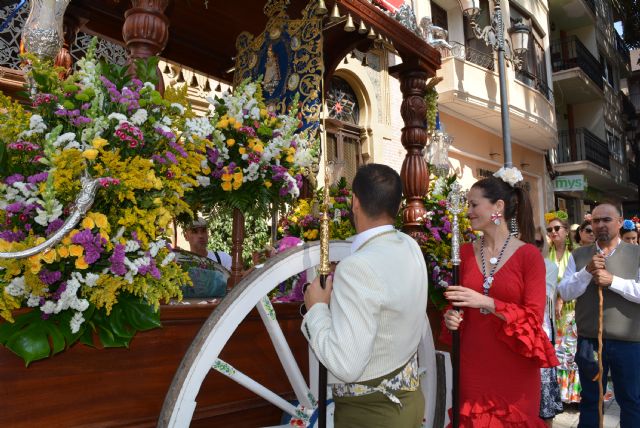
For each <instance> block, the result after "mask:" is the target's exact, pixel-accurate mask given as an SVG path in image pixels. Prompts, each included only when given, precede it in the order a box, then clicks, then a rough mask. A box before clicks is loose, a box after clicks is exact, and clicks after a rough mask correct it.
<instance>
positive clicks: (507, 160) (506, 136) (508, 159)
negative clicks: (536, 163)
mask: <svg viewBox="0 0 640 428" xmlns="http://www.w3.org/2000/svg"><path fill="white" fill-rule="evenodd" d="M494 19H495V22H496V27H497V28H495V31H496V33H497V34H496V36H497V38H498V49H497V50H498V78H499V80H500V116H501V117H502V147H503V150H504V166H505V168H510V167H511V166H513V161H512V156H511V128H510V126H509V101H508V99H507V98H508V96H507V78H506V71H505V65H504V24H503V22H502V9H501V7H500V2H499V1H496V2H495V8H494Z"/></svg>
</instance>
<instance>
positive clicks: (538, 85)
mask: <svg viewBox="0 0 640 428" xmlns="http://www.w3.org/2000/svg"><path fill="white" fill-rule="evenodd" d="M510 8H511V25H512V26H513V25H514V24H515V23H516V22H522V23H523V24H525V25H528V26H529V28H531V35H530V36H529V46H527V53H526V54H525V55H524V57H523V58H522V60H523V64H522V69H520V70H518V71H517V72H516V78H517V79H518V80H519V81H521V82H522V83H524V84H525V85H527V86H530V87H532V88H534V89H536V90H538V91H540V92H542V94H543V95H544V96H545V97H546V98H547V99H549V100H550V99H551V89H550V88H549V85H548V78H547V59H546V56H545V52H544V48H543V44H542V39H543V38H544V33H543V31H542V29H540V28H538V26H537V25H535V23H534V22H533V20H532V19H531V17H530V16H529V15H528V14H527V13H526V12H524V11H522V10H521V9H519V8H518V7H517V6H516V5H514V4H513V3H510Z"/></svg>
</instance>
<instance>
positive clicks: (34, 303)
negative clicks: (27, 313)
mask: <svg viewBox="0 0 640 428" xmlns="http://www.w3.org/2000/svg"><path fill="white" fill-rule="evenodd" d="M27 306H28V307H30V308H37V307H38V306H40V296H34V295H33V294H29V298H28V299H27Z"/></svg>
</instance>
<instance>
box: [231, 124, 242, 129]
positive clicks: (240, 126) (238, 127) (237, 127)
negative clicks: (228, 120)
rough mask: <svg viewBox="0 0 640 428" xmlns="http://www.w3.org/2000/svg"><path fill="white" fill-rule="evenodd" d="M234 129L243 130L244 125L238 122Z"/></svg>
mask: <svg viewBox="0 0 640 428" xmlns="http://www.w3.org/2000/svg"><path fill="white" fill-rule="evenodd" d="M233 127H234V128H236V129H240V128H242V123H240V122H236V123H234V124H233Z"/></svg>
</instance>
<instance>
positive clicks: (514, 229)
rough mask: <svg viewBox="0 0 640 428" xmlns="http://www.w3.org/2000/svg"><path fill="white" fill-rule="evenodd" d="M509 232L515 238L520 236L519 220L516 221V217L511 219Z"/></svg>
mask: <svg viewBox="0 0 640 428" xmlns="http://www.w3.org/2000/svg"><path fill="white" fill-rule="evenodd" d="M509 230H510V233H511V235H513V236H518V234H519V233H520V230H518V220H516V218H515V216H514V217H511V220H509Z"/></svg>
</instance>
